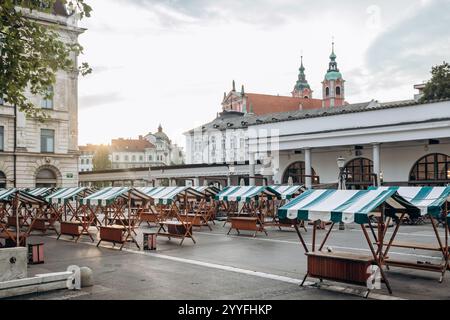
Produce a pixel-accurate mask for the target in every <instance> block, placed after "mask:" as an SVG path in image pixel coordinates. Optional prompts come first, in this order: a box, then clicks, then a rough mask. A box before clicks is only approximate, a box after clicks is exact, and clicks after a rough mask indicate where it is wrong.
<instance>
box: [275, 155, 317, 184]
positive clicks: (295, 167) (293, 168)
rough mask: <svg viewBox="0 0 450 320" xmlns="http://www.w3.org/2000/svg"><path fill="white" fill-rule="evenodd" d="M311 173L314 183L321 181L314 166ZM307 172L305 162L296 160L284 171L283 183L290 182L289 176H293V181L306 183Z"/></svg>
mask: <svg viewBox="0 0 450 320" xmlns="http://www.w3.org/2000/svg"><path fill="white" fill-rule="evenodd" d="M311 173H312V175H313V179H312V182H313V184H317V183H319V177H316V172H315V171H314V169H313V168H311ZM305 174H306V173H305V162H304V161H297V162H294V163H292V164H291V165H290V166H289V167H287V169H286V170H285V171H284V174H283V180H282V183H283V184H288V182H289V177H292V182H293V183H294V184H305Z"/></svg>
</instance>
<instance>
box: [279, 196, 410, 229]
mask: <svg viewBox="0 0 450 320" xmlns="http://www.w3.org/2000/svg"><path fill="white" fill-rule="evenodd" d="M383 203H386V204H387V205H388V207H389V208H391V209H393V210H398V209H406V208H410V207H411V204H410V203H409V202H408V201H406V200H405V199H403V198H402V197H401V196H400V195H399V194H398V193H397V191H396V190H390V189H385V190H359V191H358V190H308V191H305V192H304V193H303V194H301V195H300V196H298V197H297V198H295V199H294V200H292V201H291V202H290V203H288V204H286V205H285V206H283V207H281V208H280V209H278V215H279V217H280V219H285V218H288V219H299V220H312V221H317V220H322V221H333V222H344V223H353V222H356V223H359V224H363V223H367V222H368V217H369V215H370V213H371V212H372V211H374V210H375V209H377V208H378V207H379V206H380V205H382V204H383Z"/></svg>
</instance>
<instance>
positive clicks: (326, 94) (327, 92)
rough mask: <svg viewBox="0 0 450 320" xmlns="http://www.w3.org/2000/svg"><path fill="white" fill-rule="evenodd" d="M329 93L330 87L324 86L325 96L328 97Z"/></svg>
mask: <svg viewBox="0 0 450 320" xmlns="http://www.w3.org/2000/svg"><path fill="white" fill-rule="evenodd" d="M329 95H330V88H328V87H326V88H325V96H326V97H328V96H329Z"/></svg>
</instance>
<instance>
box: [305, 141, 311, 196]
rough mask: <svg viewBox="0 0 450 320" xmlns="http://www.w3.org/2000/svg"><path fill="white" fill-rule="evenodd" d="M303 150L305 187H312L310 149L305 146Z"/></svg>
mask: <svg viewBox="0 0 450 320" xmlns="http://www.w3.org/2000/svg"><path fill="white" fill-rule="evenodd" d="M304 151H305V175H306V177H305V187H306V188H307V189H312V177H311V175H312V170H311V166H312V164H311V149H309V148H306V149H304Z"/></svg>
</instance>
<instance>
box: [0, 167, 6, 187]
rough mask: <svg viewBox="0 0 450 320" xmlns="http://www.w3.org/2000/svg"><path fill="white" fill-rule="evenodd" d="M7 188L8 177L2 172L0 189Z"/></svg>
mask: <svg viewBox="0 0 450 320" xmlns="http://www.w3.org/2000/svg"><path fill="white" fill-rule="evenodd" d="M5 188H6V175H5V174H4V173H3V171H0V189H5Z"/></svg>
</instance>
